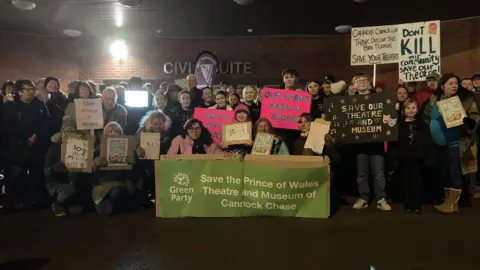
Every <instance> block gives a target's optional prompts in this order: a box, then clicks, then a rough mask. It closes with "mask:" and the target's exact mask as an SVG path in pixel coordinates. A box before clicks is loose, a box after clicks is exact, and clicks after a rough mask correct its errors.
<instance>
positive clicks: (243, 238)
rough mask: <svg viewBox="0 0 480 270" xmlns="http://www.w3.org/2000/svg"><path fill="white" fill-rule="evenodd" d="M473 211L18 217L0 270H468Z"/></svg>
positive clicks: (477, 243)
mask: <svg viewBox="0 0 480 270" xmlns="http://www.w3.org/2000/svg"><path fill="white" fill-rule="evenodd" d="M479 206H480V205H478V203H477V208H472V209H467V210H463V211H462V213H461V214H459V215H456V216H443V215H440V214H437V213H435V212H433V211H432V210H430V209H429V207H426V208H425V211H424V213H423V214H422V215H420V216H415V215H407V214H405V213H404V212H403V211H402V210H401V207H400V205H394V211H392V212H390V213H385V212H380V211H379V210H377V209H375V208H374V207H373V206H371V207H370V208H369V209H366V210H364V211H353V210H351V209H350V208H349V207H343V208H342V209H341V210H340V211H339V212H338V213H337V214H336V215H335V217H333V218H331V219H328V220H313V219H293V218H261V217H259V218H231V219H223V218H222V219H219V218H211V219H193V218H184V219H163V220H162V219H156V218H155V217H154V212H153V211H144V212H138V213H131V214H125V215H122V216H117V217H112V218H107V217H102V216H99V215H97V214H88V215H84V216H79V217H72V218H55V217H53V216H52V215H51V213H50V212H49V211H41V212H37V213H18V214H14V215H9V216H0V263H1V262H3V263H4V264H0V269H21V270H30V269H42V270H44V269H45V270H47V269H54V270H57V269H58V270H75V269H82V270H87V269H88V270H96V269H102V270H103V269H105V270H109V269H112V270H113V269H115V270H116V269H120V270H141V269H142V270H143V269H145V270H157V269H158V270H177V269H192V270H195V269H208V270H217V269H218V270H229V269H242V270H243V269H262V270H266V269H274V270H280V269H288V270H303V269H322V270H323V269H329V270H330V269H348V270H354V269H355V270H356V269H358V270H369V269H373V268H370V267H371V266H373V267H374V269H376V270H395V269H399V270H400V269H402V270H403V269H405V270H407V269H408V270H413V269H415V270H430V269H431V270H440V269H445V270H447V269H448V270H451V269H455V270H464V269H472V270H474V269H480V263H479V260H478V257H479V256H480V236H479V232H480V210H479V209H480V207H479ZM2 267H3V268H2Z"/></svg>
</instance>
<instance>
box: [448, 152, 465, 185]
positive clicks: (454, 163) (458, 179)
mask: <svg viewBox="0 0 480 270" xmlns="http://www.w3.org/2000/svg"><path fill="white" fill-rule="evenodd" d="M447 160H448V174H447V179H446V183H445V187H446V188H453V189H462V187H463V175H462V167H461V165H460V150H459V149H458V147H447Z"/></svg>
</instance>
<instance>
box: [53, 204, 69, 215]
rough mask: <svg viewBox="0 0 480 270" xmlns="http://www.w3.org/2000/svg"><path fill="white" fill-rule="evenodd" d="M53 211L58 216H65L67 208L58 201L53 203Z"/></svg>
mask: <svg viewBox="0 0 480 270" xmlns="http://www.w3.org/2000/svg"><path fill="white" fill-rule="evenodd" d="M52 211H53V213H55V216H57V217H63V216H66V215H67V211H66V210H65V207H63V206H62V205H60V204H58V203H54V204H52Z"/></svg>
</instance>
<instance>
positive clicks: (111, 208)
mask: <svg viewBox="0 0 480 270" xmlns="http://www.w3.org/2000/svg"><path fill="white" fill-rule="evenodd" d="M127 197H128V192H127V189H126V188H124V187H113V188H111V189H110V190H109V191H108V193H107V196H105V198H104V199H103V200H102V201H101V202H100V203H99V204H98V205H97V211H98V212H99V213H100V214H105V215H108V216H111V215H114V214H116V213H118V212H121V211H122V209H123V207H124V206H125V205H126V200H127Z"/></svg>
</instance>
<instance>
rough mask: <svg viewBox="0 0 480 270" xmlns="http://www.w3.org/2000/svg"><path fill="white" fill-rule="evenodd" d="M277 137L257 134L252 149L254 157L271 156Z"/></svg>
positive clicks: (261, 133)
mask: <svg viewBox="0 0 480 270" xmlns="http://www.w3.org/2000/svg"><path fill="white" fill-rule="evenodd" d="M274 139H275V136H274V135H272V134H268V133H263V132H260V133H257V135H256V136H255V142H254V143H253V147H252V155H270V151H272V146H273V140H274Z"/></svg>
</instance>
